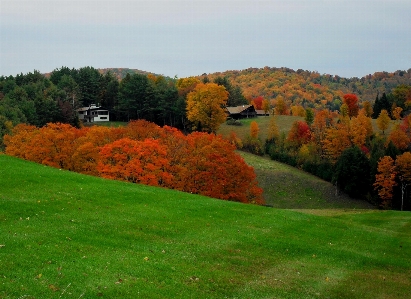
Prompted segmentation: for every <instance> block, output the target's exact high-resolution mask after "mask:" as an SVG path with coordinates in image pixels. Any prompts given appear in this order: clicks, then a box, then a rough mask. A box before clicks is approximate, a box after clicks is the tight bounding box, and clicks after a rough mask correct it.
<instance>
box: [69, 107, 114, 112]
mask: <svg viewBox="0 0 411 299" xmlns="http://www.w3.org/2000/svg"><path fill="white" fill-rule="evenodd" d="M89 110H107V111H108V109H106V108H104V107H97V106H90V107H81V108H78V109H77V111H79V112H80V111H89Z"/></svg>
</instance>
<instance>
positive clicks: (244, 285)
mask: <svg viewBox="0 0 411 299" xmlns="http://www.w3.org/2000/svg"><path fill="white" fill-rule="evenodd" d="M324 215H327V216H319V215H311V214H308V213H302V212H298V211H291V210H282V209H272V208H266V207H260V206H253V205H245V204H239V203H233V202H226V201H221V200H215V199H211V198H206V197H202V196H195V195H190V194H185V193H181V192H176V191H170V190H165V189H159V188H152V187H147V186H140V185H134V184H128V183H122V182H115V181H108V180H103V179H100V178H94V177H88V176H84V175H80V174H76V173H71V172H67V171H63V170H58V169H53V168H49V167H45V166H42V165H37V164H34V163H31V162H27V161H22V160H19V159H15V158H11V157H8V156H5V155H0V298H373V299H374V298H409V293H410V292H409V291H410V289H411V259H410V252H411V214H410V213H409V212H398V211H377V210H358V211H350V212H349V213H347V212H343V211H341V210H339V211H337V210H333V211H331V212H330V213H325V212H324Z"/></svg>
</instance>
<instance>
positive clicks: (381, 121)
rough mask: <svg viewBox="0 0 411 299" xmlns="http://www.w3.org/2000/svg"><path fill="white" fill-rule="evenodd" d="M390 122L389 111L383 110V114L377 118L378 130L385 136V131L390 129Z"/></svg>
mask: <svg viewBox="0 0 411 299" xmlns="http://www.w3.org/2000/svg"><path fill="white" fill-rule="evenodd" d="M390 121H391V118H390V116H389V115H388V112H387V110H385V109H383V110H381V113H380V115H379V116H378V118H377V126H378V129H380V130H381V131H382V134H383V135H384V134H385V131H386V130H387V129H388V128H389V126H390Z"/></svg>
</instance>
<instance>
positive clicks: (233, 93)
mask: <svg viewBox="0 0 411 299" xmlns="http://www.w3.org/2000/svg"><path fill="white" fill-rule="evenodd" d="M213 81H214V83H216V84H218V85H222V86H224V87H225V89H226V90H227V92H228V99H227V106H228V107H235V106H240V105H244V104H248V102H247V100H246V98H245V97H244V95H243V92H242V90H241V88H240V87H239V86H233V85H232V84H231V83H230V80H229V79H228V78H227V77H217V78H215V79H214V80H213ZM204 83H206V82H204Z"/></svg>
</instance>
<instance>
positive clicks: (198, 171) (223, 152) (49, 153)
mask: <svg viewBox="0 0 411 299" xmlns="http://www.w3.org/2000/svg"><path fill="white" fill-rule="evenodd" d="M4 142H5V145H6V150H5V152H6V154H8V155H11V156H15V157H19V158H23V159H26V160H30V161H33V162H37V163H41V164H44V165H48V166H52V167H56V168H60V169H67V170H70V171H76V172H79V173H83V174H88V175H94V176H100V177H104V178H108V179H116V180H122V181H127V182H131V183H139V184H146V185H151V186H159V187H164V188H170V189H176V190H180V191H184V192H189V193H193V194H202V195H205V196H210V197H214V198H220V199H223V200H231V201H238V202H243V203H255V204H263V203H264V201H263V198H262V189H261V188H259V187H258V184H257V181H256V175H255V173H254V169H253V168H252V167H250V166H248V165H247V164H246V163H245V162H244V160H243V158H242V157H241V156H240V155H239V154H237V153H235V146H233V145H232V144H231V143H230V142H228V141H227V140H224V139H223V138H222V137H221V136H217V135H215V134H208V133H203V132H193V133H190V134H187V135H185V134H183V133H182V132H181V131H179V130H177V129H176V128H172V127H169V126H163V127H159V126H157V125H156V124H154V123H152V122H148V121H145V120H138V121H131V122H129V123H128V125H127V126H124V127H118V128H108V127H102V126H92V127H83V128H76V127H73V126H71V125H69V124H62V123H48V124H46V125H45V126H43V127H41V128H38V127H36V126H32V125H27V124H19V125H17V126H15V127H14V128H13V129H12V132H11V134H10V135H9V134H7V135H5V137H4Z"/></svg>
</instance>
